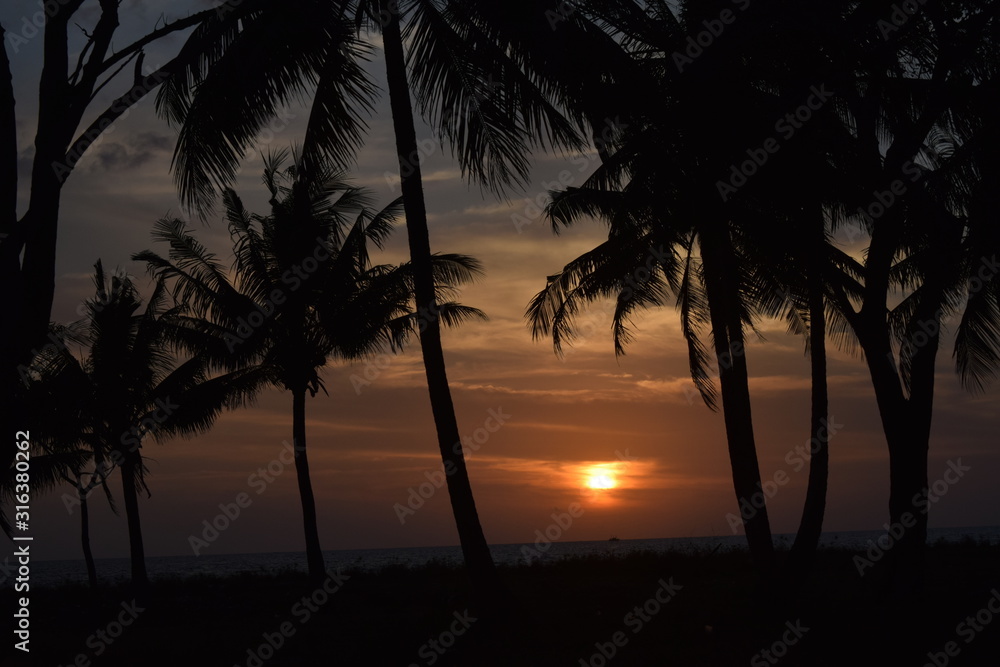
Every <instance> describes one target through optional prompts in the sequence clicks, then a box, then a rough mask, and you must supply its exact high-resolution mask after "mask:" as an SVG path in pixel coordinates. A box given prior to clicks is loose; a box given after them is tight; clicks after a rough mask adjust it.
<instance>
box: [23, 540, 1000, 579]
mask: <svg viewBox="0 0 1000 667" xmlns="http://www.w3.org/2000/svg"><path fill="white" fill-rule="evenodd" d="M884 534H885V532H884V531H879V530H871V531H848V532H839V533H824V534H823V536H822V538H821V541H820V543H821V545H822V546H828V547H839V548H844V549H851V550H857V551H859V552H862V551H864V550H866V549H868V547H869V543H870V542H871V541H874V540H876V539H878V538H879V537H881V536H883V535H884ZM967 538H972V539H975V540H977V541H986V542H989V543H991V544H1000V526H986V527H972V528H937V529H931V530H930V531H929V532H928V542H931V543H933V542H937V541H945V542H958V541H961V540H963V539H967ZM794 539H795V536H794V535H792V534H787V535H775V536H774V542H775V546H776V547H777V548H779V549H781V548H788V547H789V546H791V543H792V541H793V540H794ZM543 546H544V545H543ZM523 547H530V548H531V553H532V557H531V560H532V561H536V560H539V559H542V560H551V559H560V558H573V557H578V556H590V555H599V556H609V555H625V554H628V553H631V552H635V551H655V552H666V551H679V552H686V553H698V552H704V551H712V550H715V549H722V550H743V549H746V539H745V538H744V537H743V536H742V535H726V536H721V537H720V536H715V537H672V538H658V539H644V540H614V541H611V540H606V541H590V542H553V543H551V545H550V546H549V547H548V548H544V549H542V550H536V549H535V548H534V544H495V545H491V546H490V551H491V552H492V553H493V558H494V560H495V561H496V562H497V563H498V564H507V565H514V564H520V563H524V562H525V561H526V556H525V554H524V552H523V551H522V548H523ZM323 556H324V559H325V561H326V566H327V569H328V570H334V571H336V570H347V569H354V570H368V571H375V570H380V569H382V568H385V567H387V566H404V567H413V566H420V565H424V564H426V563H429V562H432V561H439V562H444V563H450V564H455V565H459V564H461V562H462V551H461V549H460V548H459V547H457V546H449V547H410V548H396V549H349V550H343V551H324V552H323ZM96 565H97V574H98V577H99V578H100V579H101V580H104V581H116V580H127V579H128V576H129V559H128V558H99V559H97V560H96ZM146 568H147V570H148V572H149V576H150V578H151V579H153V580H156V579H161V578H184V577H191V576H197V575H220V576H227V575H234V574H239V573H244V572H247V573H273V572H281V571H287V570H299V571H302V572H305V555H304V553H302V552H275V553H252V554H222V555H202V556H159V557H156V556H154V557H147V558H146ZM73 582H77V583H86V582H87V570H86V567H85V566H84V562H83V559H79V560H50V561H35V562H33V563H32V568H31V583H32V584H33V585H36V586H54V585H59V584H65V583H73ZM4 585H5V586H9V585H11V582H10V581H9V580H8V581H7V582H5V584H4Z"/></svg>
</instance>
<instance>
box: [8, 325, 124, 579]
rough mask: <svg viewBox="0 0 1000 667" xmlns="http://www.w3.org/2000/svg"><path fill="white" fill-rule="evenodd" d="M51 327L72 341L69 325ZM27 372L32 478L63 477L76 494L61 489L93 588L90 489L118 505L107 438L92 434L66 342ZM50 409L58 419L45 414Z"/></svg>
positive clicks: (54, 482) (77, 365)
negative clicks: (74, 516) (76, 521)
mask: <svg viewBox="0 0 1000 667" xmlns="http://www.w3.org/2000/svg"><path fill="white" fill-rule="evenodd" d="M50 329H51V331H52V333H53V334H54V335H56V336H57V337H58V338H59V339H60V340H65V341H67V342H71V341H72V338H73V332H72V328H71V327H70V328H67V327H61V326H58V325H55V324H53V325H51V327H50ZM27 376H28V377H27V380H28V381H27V385H22V387H23V389H24V392H25V395H24V402H23V405H25V406H26V409H27V410H28V411H29V413H30V414H33V415H34V418H32V419H31V422H32V423H33V424H35V426H34V427H32V429H31V440H32V444H33V446H34V447H35V452H34V453H33V454H32V456H31V466H32V468H31V483H32V486H33V488H34V489H37V490H38V491H44V490H48V489H51V488H53V487H56V486H58V485H60V484H61V483H63V482H66V483H69V484H70V485H72V486H73V489H74V492H75V497H72V498H71V497H69V496H68V495H65V494H64V496H63V501H64V504H65V505H66V507H67V509H69V510H70V511H71V513H72V507H73V506H79V508H80V542H81V548H82V550H83V557H84V561H85V563H86V567H87V578H88V581H89V583H90V585H91V587H96V586H97V568H96V565H95V563H94V556H93V552H92V550H91V548H90V509H89V503H88V500H89V498H90V494H91V492H93V491H94V490H96V489H97V488H98V487H100V488H101V489H102V490H103V491H104V493H105V496H106V497H107V499H108V502H109V503H110V504H111V509H112V511H114V512H115V513H116V514H117V509H116V507H115V503H114V499H113V497H112V495H111V491H110V489H109V488H108V485H107V479H108V477H109V476H110V475H111V473H112V472H114V468H115V466H114V465H113V464H112V463H111V462H110V460H109V454H110V451H109V449H108V445H109V443H106V442H103V441H102V440H100V439H99V438H96V437H94V432H93V429H92V428H90V423H89V422H88V420H89V419H90V415H91V414H92V413H93V412H95V406H94V405H92V404H91V403H89V402H88V400H87V399H88V398H89V397H90V396H91V392H90V379H89V377H88V376H87V372H86V370H85V369H84V366H83V364H82V362H81V361H80V359H79V358H78V357H77V356H75V355H74V354H73V353H72V352H70V350H69V348H68V347H66V346H63V347H55V346H50V347H47V348H45V349H43V350H42V351H41V352H40V353H39V354H38V355H36V357H35V359H34V360H33V361H32V364H31V367H30V370H29V372H28V373H27ZM53 411H55V412H56V413H57V414H58V415H59V418H58V419H52V418H51V417H50V416H47V415H51V414H52V412H53ZM6 491H9V489H6Z"/></svg>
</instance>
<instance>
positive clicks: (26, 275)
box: [0, 0, 216, 533]
mask: <svg viewBox="0 0 1000 667" xmlns="http://www.w3.org/2000/svg"><path fill="white" fill-rule="evenodd" d="M83 4H84V0H66V1H65V2H58V3H48V4H45V5H44V7H43V8H42V9H43V10H44V14H45V28H44V31H43V40H44V43H43V52H42V57H43V63H42V68H41V75H40V78H39V104H38V116H37V119H36V120H37V124H36V129H35V140H34V149H35V152H34V157H33V159H32V168H31V182H30V187H29V195H28V202H27V205H26V206H22V207H20V208H21V210H22V211H23V213H21V214H20V215H18V210H19V206H18V174H17V162H18V146H17V124H18V118H17V114H16V113H15V96H14V88H13V77H12V73H11V63H10V58H9V56H8V54H7V47H8V46H11V48H14V49H15V52H16V49H17V48H19V46H20V43H21V42H20V41H18V40H22V41H23V38H21V37H19V36H17V35H14V34H12V33H9V32H6V31H5V30H4V28H3V26H0V38H2V39H3V43H4V48H3V49H0V285H3V288H4V293H5V294H6V295H7V301H6V315H7V317H8V318H9V320H8V321H10V322H16V323H17V326H10V327H3V329H2V331H0V388H2V390H3V394H4V395H5V396H12V397H13V396H16V395H18V393H17V391H16V387H17V384H18V383H19V382H21V381H22V377H21V376H22V373H21V372H20V371H21V370H23V369H24V368H26V367H27V366H28V365H30V363H31V360H32V358H33V356H34V355H35V353H36V352H37V350H38V349H40V348H42V347H43V346H45V345H46V344H47V342H48V341H47V340H46V335H47V334H48V325H49V319H50V314H51V309H52V300H53V296H54V290H55V267H56V236H57V231H58V227H59V209H60V199H61V196H62V188H63V185H64V184H65V182H66V180H67V179H68V178H69V176H70V175H71V174H72V172H73V169H74V168H75V166H76V164H77V161H78V160H79V159H80V157H81V156H82V155H83V153H84V152H86V150H87V149H88V148H89V147H90V146H91V145H93V144H94V143H95V142H96V141H97V140H98V139H99V138H100V136H101V135H102V133H104V132H105V131H106V130H107V129H108V128H110V127H113V124H114V123H115V122H116V121H118V120H119V119H121V118H122V117H123V115H124V114H126V113H127V112H128V110H129V109H130V108H131V107H132V106H133V105H135V104H136V103H138V102H139V101H140V100H142V99H143V98H144V97H145V96H146V95H148V94H149V93H150V92H151V91H153V90H155V89H156V87H157V86H158V85H160V83H161V82H162V81H164V80H165V79H166V78H167V77H168V76H169V75H170V74H171V73H173V72H175V71H177V70H178V68H179V67H180V65H181V64H182V63H183V62H184V57H182V56H180V55H178V56H176V57H174V58H172V59H170V60H168V61H167V62H166V63H164V64H162V65H161V66H158V67H156V68H148V67H145V66H144V56H145V51H144V49H145V48H146V47H147V46H150V45H152V44H154V43H156V42H158V41H159V40H160V39H162V38H163V37H166V36H168V35H172V34H174V33H177V32H180V31H183V30H187V29H189V28H191V27H192V26H195V25H198V24H199V23H201V22H202V21H204V20H206V19H208V18H210V17H212V16H214V15H215V14H216V12H215V10H214V9H208V10H205V11H203V12H199V13H196V14H192V15H190V16H187V17H185V18H181V19H177V20H175V21H172V22H164V23H162V24H158V27H155V28H154V29H153V30H152V31H150V32H149V33H147V34H145V35H143V36H142V37H140V38H139V39H136V40H135V41H133V42H131V43H129V44H127V45H125V46H124V47H122V48H119V49H117V50H116V49H114V48H113V46H112V43H113V41H114V37H115V35H116V32H117V30H118V27H119V21H120V18H121V17H120V14H119V5H120V4H121V3H120V2H118V1H117V0H100V3H99V4H100V9H99V12H98V17H97V20H96V21H95V23H94V25H93V26H92V27H91V29H90V30H89V31H86V30H84V34H85V35H86V36H87V40H86V42H85V43H84V44H83V45H82V46H81V47H80V50H79V56H77V57H76V59H75V62H74V61H73V60H71V58H70V54H71V52H73V51H74V50H75V49H73V48H72V47H71V37H70V34H69V32H70V25H71V24H72V23H73V22H74V18H75V17H76V15H77V13H78V12H79V11H80V9H81V7H82V6H83ZM129 67H131V68H132V76H131V78H129V79H127V80H126V81H127V83H125V85H123V86H122V87H121V88H119V90H120V91H121V93H120V94H119V95H118V96H117V97H115V99H113V100H112V101H111V102H109V103H107V106H105V107H104V108H102V109H98V110H97V113H96V115H94V116H93V117H92V120H91V122H90V123H89V124H88V125H87V126H86V127H85V128H84V129H82V130H81V124H82V123H83V121H84V118H90V117H91V114H89V113H88V111H89V110H90V109H91V107H92V106H93V104H94V101H95V98H96V97H97V95H98V93H99V92H100V91H102V90H104V89H105V88H106V87H107V86H108V85H109V84H114V83H117V82H118V81H120V80H125V79H126V77H124V76H122V77H119V74H121V73H122V72H123V71H125V70H126V69H128V68H129ZM119 85H121V84H119ZM112 90H113V88H112ZM19 407H20V406H17V405H11V410H8V411H5V412H4V413H3V414H2V416H0V425H2V426H3V427H4V429H5V430H6V431H12V430H13V429H14V426H15V424H14V423H13V422H11V421H8V420H11V419H13V418H14V416H15V415H17V414H19V413H20V409H19ZM14 453H15V448H14V447H12V446H10V445H9V444H8V445H4V446H3V448H2V449H0V469H4V470H6V469H7V468H8V467H9V466H10V464H11V462H13V460H14ZM0 510H2V508H0ZM0 528H3V530H4V531H5V532H8V533H9V525H8V522H7V520H6V518H5V515H4V514H3V512H2V511H0Z"/></svg>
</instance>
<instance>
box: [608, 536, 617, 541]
mask: <svg viewBox="0 0 1000 667" xmlns="http://www.w3.org/2000/svg"><path fill="white" fill-rule="evenodd" d="M617 541H618V538H617V537H614V536H612V537H609V538H608V542H617Z"/></svg>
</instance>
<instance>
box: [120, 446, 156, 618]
mask: <svg viewBox="0 0 1000 667" xmlns="http://www.w3.org/2000/svg"><path fill="white" fill-rule="evenodd" d="M140 465H141V461H140V459H139V454H138V453H136V452H129V453H127V454H125V461H124V462H123V463H122V467H121V470H122V495H123V496H124V499H125V517H126V519H127V521H128V544H129V556H130V558H131V561H132V588H133V590H134V591H135V595H136V597H137V598H142V599H145V598H146V597H147V595H148V593H149V576H148V574H147V573H146V552H145V549H144V547H143V543H142V524H141V523H140V521H139V492H138V488H137V485H136V479H135V478H136V474H137V473H138V471H139V466H140Z"/></svg>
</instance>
